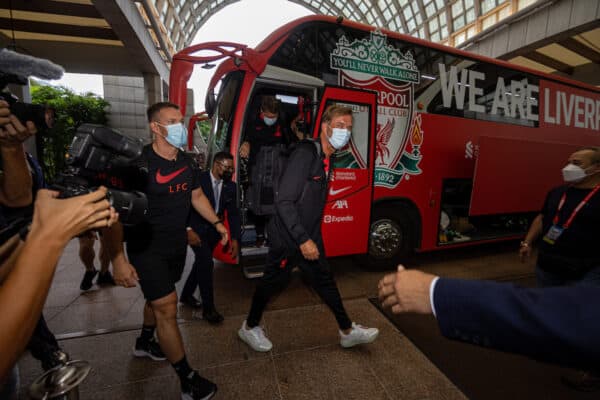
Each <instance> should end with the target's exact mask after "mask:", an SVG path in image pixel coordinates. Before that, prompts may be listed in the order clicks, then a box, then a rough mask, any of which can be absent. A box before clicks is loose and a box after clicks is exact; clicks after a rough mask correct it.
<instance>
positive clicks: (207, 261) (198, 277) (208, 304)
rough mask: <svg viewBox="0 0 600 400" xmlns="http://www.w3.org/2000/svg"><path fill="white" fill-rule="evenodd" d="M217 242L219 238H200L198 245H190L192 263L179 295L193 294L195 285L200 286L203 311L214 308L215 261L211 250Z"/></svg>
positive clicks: (187, 295)
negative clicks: (192, 256) (192, 254)
mask: <svg viewBox="0 0 600 400" xmlns="http://www.w3.org/2000/svg"><path fill="white" fill-rule="evenodd" d="M218 242H219V238H218V237H217V238H214V237H213V238H210V237H209V238H206V239H205V238H204V237H203V238H202V243H201V244H200V246H190V247H191V248H192V250H193V251H194V265H193V266H192V270H191V271H190V274H189V276H188V278H187V280H186V281H185V285H184V286H183V290H182V291H181V297H189V296H192V295H193V294H194V292H195V291H196V287H199V288H200V297H201V298H202V308H203V309H204V311H210V310H213V309H214V308H215V299H214V290H213V271H214V268H215V263H214V261H213V256H212V255H213V251H214V249H215V247H216V245H217V243H218Z"/></svg>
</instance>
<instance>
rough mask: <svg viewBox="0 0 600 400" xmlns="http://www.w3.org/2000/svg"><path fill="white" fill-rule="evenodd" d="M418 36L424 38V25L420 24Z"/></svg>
mask: <svg viewBox="0 0 600 400" xmlns="http://www.w3.org/2000/svg"><path fill="white" fill-rule="evenodd" d="M419 37H420V38H421V39H425V38H426V36H425V27H424V26H422V27H421V29H419Z"/></svg>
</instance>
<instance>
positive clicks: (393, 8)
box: [390, 3, 398, 14]
mask: <svg viewBox="0 0 600 400" xmlns="http://www.w3.org/2000/svg"><path fill="white" fill-rule="evenodd" d="M390 11H391V12H392V14H397V13H398V12H397V11H396V6H395V5H394V3H391V4H390Z"/></svg>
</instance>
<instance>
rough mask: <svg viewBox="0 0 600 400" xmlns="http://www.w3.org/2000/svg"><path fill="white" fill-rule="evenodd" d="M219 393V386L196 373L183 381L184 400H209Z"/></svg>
mask: <svg viewBox="0 0 600 400" xmlns="http://www.w3.org/2000/svg"><path fill="white" fill-rule="evenodd" d="M216 393H217V385H215V384H214V383H212V382H211V381H209V380H208V379H204V378H203V377H201V376H200V375H199V374H198V372H196V371H194V372H192V373H191V374H190V376H189V377H188V378H186V379H182V380H181V399H182V400H208V399H212V398H213V397H214V396H215V394H216Z"/></svg>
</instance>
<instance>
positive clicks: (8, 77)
mask: <svg viewBox="0 0 600 400" xmlns="http://www.w3.org/2000/svg"><path fill="white" fill-rule="evenodd" d="M63 73H64V69H63V68H62V67H61V66H60V65H56V64H54V63H53V62H51V61H49V60H44V59H42V58H36V57H32V56H28V55H26V54H20V53H16V52H14V51H11V50H8V49H0V98H1V99H3V100H5V101H6V102H7V103H8V104H9V106H10V111H11V113H12V114H13V115H15V116H16V117H17V118H19V120H20V121H21V122H23V123H25V122H26V121H31V122H33V123H34V124H35V126H36V127H37V128H38V130H42V131H43V130H45V129H48V128H52V126H53V125H54V116H55V113H54V109H52V108H49V107H45V106H41V105H37V104H29V103H23V102H21V101H19V99H18V98H17V97H15V96H14V95H12V94H11V93H10V92H9V91H8V90H7V88H6V87H7V85H8V84H10V83H14V84H17V85H26V84H27V80H28V78H29V77H30V76H37V77H39V78H42V79H59V78H60V77H62V75H63Z"/></svg>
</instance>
